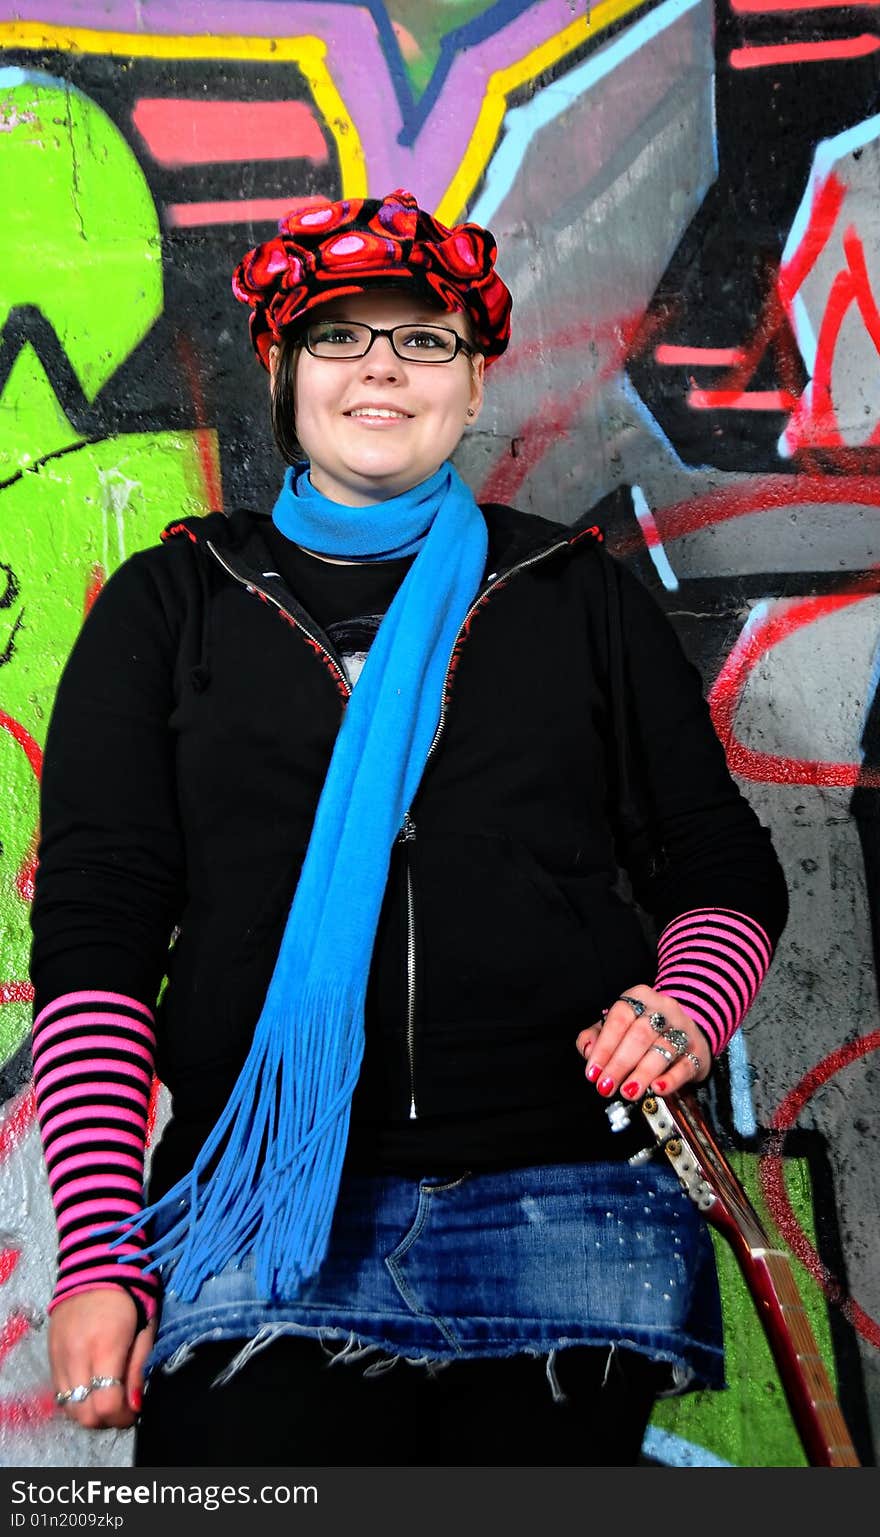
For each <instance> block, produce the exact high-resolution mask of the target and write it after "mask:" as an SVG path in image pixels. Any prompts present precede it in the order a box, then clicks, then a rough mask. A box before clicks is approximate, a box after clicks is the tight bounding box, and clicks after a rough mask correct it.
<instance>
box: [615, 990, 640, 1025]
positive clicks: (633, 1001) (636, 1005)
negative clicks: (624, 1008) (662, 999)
mask: <svg viewBox="0 0 880 1537" xmlns="http://www.w3.org/2000/svg"><path fill="white" fill-rule="evenodd" d="M618 1002H619V1003H628V1004H629V1006H630V1008H631V1009H635V1011H636V1019H641V1017H642V1015H643V1014H644V1012H645V1005H644V1004H643V1003H642V1001H641V999H640V998H630V997H629V996H628V994H627V993H621V995H620V998H619V999H618Z"/></svg>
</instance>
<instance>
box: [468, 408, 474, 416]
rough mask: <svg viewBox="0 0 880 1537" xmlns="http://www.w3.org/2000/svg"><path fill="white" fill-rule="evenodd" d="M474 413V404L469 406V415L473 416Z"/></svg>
mask: <svg viewBox="0 0 880 1537" xmlns="http://www.w3.org/2000/svg"><path fill="white" fill-rule="evenodd" d="M473 415H474V408H473V406H468V416H473Z"/></svg>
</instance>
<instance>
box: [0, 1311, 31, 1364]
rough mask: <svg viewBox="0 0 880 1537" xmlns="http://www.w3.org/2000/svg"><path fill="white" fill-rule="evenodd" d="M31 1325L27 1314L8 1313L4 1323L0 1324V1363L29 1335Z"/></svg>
mask: <svg viewBox="0 0 880 1537" xmlns="http://www.w3.org/2000/svg"><path fill="white" fill-rule="evenodd" d="M32 1327H33V1325H32V1324H31V1320H30V1319H29V1318H28V1315H27V1313H10V1315H9V1317H8V1318H7V1320H6V1322H5V1323H3V1324H0V1361H2V1360H4V1359H5V1357H6V1356H8V1354H9V1352H10V1350H14V1349H15V1346H16V1345H17V1344H18V1343H19V1342H20V1341H21V1340H23V1339H24V1338H25V1336H26V1335H28V1334H30V1332H31V1329H32Z"/></svg>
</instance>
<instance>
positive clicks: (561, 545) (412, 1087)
mask: <svg viewBox="0 0 880 1537" xmlns="http://www.w3.org/2000/svg"><path fill="white" fill-rule="evenodd" d="M206 544H207V547H208V549H209V550H210V551H211V554H212V555H213V556H214V558H215V560H217V561H219V563H220V565H221V566H222V567H223V569H224V571H226V572H228V574H229V575H230V576H231V577H232V578H233V580H234V581H236V582H238V584H239V586H240V587H244V588H245V589H246V591H247V592H251V593H257V594H259V595H260V596H261V597H263V598H265V600H266V602H267V603H271V604H273V605H274V607H275V608H277V610H278V612H279V613H280V614H282V615H283V617H284V618H285V619H286V620H287V621H288V622H289V623H290V624H292V625H294V626H295V627H296V628H297V629H301V630H302V631H303V633H304V634H306V635H308V637H309V639H310V640H311V641H312V642H313V644H314V645H315V646H317V647H318V649H319V650H320V651H321V652H322V654H323V656H324V657H325V658H326V660H327V662H328V663H329V665H330V667H331V668H332V670H333V672H334V673H335V674H336V675H337V676H338V677H339V681H340V683H341V684H342V686H343V688H344V690H345V693H346V695H347V697H348V698H351V685H350V684H349V682H348V679H347V678H346V677H345V675H344V673H343V672H342V671H341V670H340V667H339V664H338V662H337V661H336V659H335V657H333V656H331V654H330V652H329V651H328V650H327V647H326V646H324V645H322V644H321V642H320V640H319V639H318V637H317V635H314V634H313V633H312V631H311V630H309V629H307V627H306V626H305V625H302V624H300V622H299V620H298V619H294V617H293V615H292V614H289V613H288V611H287V609H286V608H284V607H283V605H282V604H281V603H279V602H278V599H277V598H273V596H272V594H271V593H269V592H266V591H265V590H264V589H263V588H262V587H260V586H258V585H257V583H256V582H252V581H250V580H249V579H248V578H247V577H243V576H239V574H238V572H237V571H235V570H233V568H232V566H230V565H228V564H227V562H226V561H225V560H224V559H223V556H222V555H221V554H220V553H219V551H218V550H217V549H216V547H215V546H214V545H213V544H212V543H211V541H210V539H209V540H206ZM567 544H568V540H567V539H560V540H559V541H558V542H557V543H556V544H552V545H550V546H549V548H548V549H546V550H539V551H538V553H537V554H536V555H531V556H529V559H528V560H522V561H520V562H519V564H518V565H516V566H511V567H510V570H509V571H505V572H504V573H503V574H502V575H501V576H499V577H498V578H497V580H496V581H494V582H492V583H491V584H490V586H488V587H485V588H484V589H483V591H482V592H481V593H480V594H479V596H478V597H477V598H475V600H474V602H473V603H472V604H471V606H470V608H469V609H468V611H467V613H466V614H465V616H464V619H463V620H462V622H461V624H460V625H459V627H458V629H457V631H456V633H455V640H454V641H453V643H452V650H451V652H450V654H449V661H448V662H447V664H446V672H445V674H444V678H443V693H442V695H441V704H440V719H439V720H438V722H437V730H436V731H435V732H434V738H433V741H432V742H431V745H430V747H429V748H428V755H427V757H426V758H425V769H427V767H428V764H429V763H430V761H431V759H432V758H433V756H434V754H435V752H436V750H437V747H438V745H439V742H440V738H441V736H442V735H443V731H444V728H445V726H446V715H447V703H448V694H449V674H450V671H451V668H452V659H453V657H454V656H455V652H456V649H457V647H458V642H459V639H460V637H461V634H462V631H463V630H464V629H466V627H467V625H468V624H469V623H470V621H471V619H472V618H473V616H474V614H475V613H476V612H477V609H478V608H480V607H481V606H482V604H483V603H485V601H486V599H487V598H489V597H490V596H491V594H492V593H493V592H494V591H495V589H496V587H502V586H503V585H504V583H505V582H509V581H510V578H511V577H512V576H518V575H519V573H520V572H521V571H527V570H528V569H529V567H530V566H536V565H537V564H538V563H539V562H540V561H542V560H546V559H548V557H549V556H550V555H555V553H556V551H557V550H563V549H565V547H566V545H567ZM423 775H424V770H423ZM415 837H416V824H415V822H414V820H413V817H412V814H411V812H410V811H407V812H406V813H405V815H404V818H403V825H402V827H401V830H400V832H399V833H398V840H399V842H401V843H402V844H403V845H404V857H405V859H406V1054H407V1064H408V1068H409V1119H410V1120H411V1121H415V1120H418V1108H417V1105H416V1074H415V1055H416V908H415V885H414V882H413V871H412V856H411V853H410V849H409V847H408V845H410V844H412V843H414V842H415Z"/></svg>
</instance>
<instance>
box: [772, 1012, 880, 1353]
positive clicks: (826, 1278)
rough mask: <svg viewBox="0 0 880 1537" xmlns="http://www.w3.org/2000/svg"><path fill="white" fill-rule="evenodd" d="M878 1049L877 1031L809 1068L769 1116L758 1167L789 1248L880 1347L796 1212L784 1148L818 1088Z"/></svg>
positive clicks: (876, 1333) (877, 1334)
mask: <svg viewBox="0 0 880 1537" xmlns="http://www.w3.org/2000/svg"><path fill="white" fill-rule="evenodd" d="M878 1047H880V1030H874V1031H873V1032H872V1033H871V1034H870V1035H863V1036H862V1037H861V1038H860V1039H859V1040H856V1041H849V1042H847V1044H846V1045H844V1046H838V1047H837V1048H836V1049H835V1050H834V1051H832V1052H829V1054H828V1056H827V1057H825V1058H823V1060H822V1061H821V1062H819V1063H817V1065H816V1066H815V1067H813V1068H811V1069H810V1071H809V1072H808V1073H806V1074H805V1075H804V1077H803V1078H802V1079H801V1081H800V1083H798V1084H796V1085H795V1087H794V1088H793V1089H792V1090H791V1091H790V1092H789V1093H788V1094H787V1095H786V1096H785V1098H784V1099H783V1100H782V1102H781V1104H780V1105H779V1106H778V1108H777V1109H776V1111H775V1112H774V1114H773V1116H772V1117H771V1121H770V1125H771V1128H772V1133H771V1136H770V1139H769V1141H768V1144H767V1148H766V1151H765V1152H764V1153H763V1154H762V1156H761V1159H760V1161H759V1165H758V1169H759V1175H760V1181H761V1189H762V1191H763V1194H764V1199H765V1201H766V1202H767V1205H768V1207H769V1209H770V1213H771V1216H772V1217H773V1221H774V1222H775V1223H776V1226H777V1227H778V1229H779V1231H780V1233H781V1234H782V1236H783V1238H784V1239H785V1241H786V1243H787V1244H788V1246H789V1248H790V1249H791V1250H792V1252H793V1253H794V1254H796V1255H797V1257H798V1259H799V1260H800V1261H801V1264H802V1265H804V1267H805V1268H806V1269H807V1270H808V1271H809V1273H810V1275H811V1276H812V1277H813V1279H814V1281H816V1283H817V1285H818V1286H819V1287H821V1289H822V1291H823V1292H824V1293H825V1295H826V1297H828V1299H829V1301H830V1302H833V1303H834V1304H835V1305H836V1306H837V1307H839V1309H840V1311H841V1312H842V1313H843V1315H844V1317H845V1318H846V1319H847V1320H848V1321H849V1323H851V1324H852V1326H853V1328H854V1329H856V1330H857V1331H858V1333H859V1334H861V1336H862V1338H863V1339H866V1340H867V1341H868V1342H869V1343H870V1344H872V1345H874V1346H880V1326H878V1324H877V1323H876V1322H875V1320H874V1319H873V1318H871V1317H870V1316H869V1315H868V1314H867V1313H866V1312H864V1310H863V1309H862V1308H861V1307H860V1306H859V1304H858V1303H857V1302H856V1301H855V1300H854V1299H853V1298H852V1297H850V1296H849V1295H848V1294H847V1292H846V1291H845V1289H844V1287H843V1286H842V1285H841V1283H840V1282H839V1281H838V1280H837V1279H836V1278H835V1277H834V1276H833V1275H832V1274H831V1272H830V1271H829V1270H828V1268H827V1266H825V1265H824V1264H823V1263H822V1261H821V1260H820V1258H819V1256H818V1254H817V1253H816V1250H815V1249H814V1248H813V1245H812V1244H811V1243H810V1240H809V1239H808V1238H807V1235H806V1234H805V1232H804V1231H803V1228H802V1227H801V1226H800V1224H799V1222H798V1220H797V1218H796V1216H795V1214H794V1211H793V1210H792V1205H791V1201H790V1199H789V1195H788V1191H787V1190H786V1188H785V1176H784V1174H783V1160H782V1150H783V1144H784V1135H785V1132H786V1131H788V1130H790V1128H791V1127H792V1126H794V1125H795V1123H796V1122H797V1119H798V1116H799V1115H800V1113H801V1111H802V1110H803V1108H804V1105H806V1104H808V1103H809V1101H810V1100H811V1099H812V1097H813V1095H814V1094H815V1093H816V1090H817V1089H820V1088H821V1087H822V1085H823V1084H825V1083H827V1082H828V1080H829V1079H830V1078H833V1077H834V1075H835V1074H836V1073H838V1072H840V1070H841V1068H844V1067H849V1065H850V1064H851V1063H852V1062H855V1061H857V1060H858V1059H859V1058H860V1057H865V1056H867V1055H868V1053H869V1052H872V1051H876V1050H877V1049H878Z"/></svg>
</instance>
